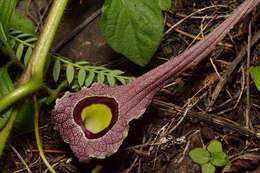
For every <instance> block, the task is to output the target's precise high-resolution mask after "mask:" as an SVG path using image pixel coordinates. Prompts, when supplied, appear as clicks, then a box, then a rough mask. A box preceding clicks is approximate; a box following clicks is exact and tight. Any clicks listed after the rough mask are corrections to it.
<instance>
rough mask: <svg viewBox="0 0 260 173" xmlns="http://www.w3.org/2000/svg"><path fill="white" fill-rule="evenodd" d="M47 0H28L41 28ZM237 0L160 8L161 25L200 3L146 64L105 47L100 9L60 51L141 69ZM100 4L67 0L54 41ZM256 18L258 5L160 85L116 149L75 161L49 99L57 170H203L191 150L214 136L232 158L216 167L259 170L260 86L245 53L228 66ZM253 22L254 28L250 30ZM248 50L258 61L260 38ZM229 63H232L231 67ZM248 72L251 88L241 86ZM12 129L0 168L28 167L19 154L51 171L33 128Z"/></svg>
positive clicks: (186, 42)
mask: <svg viewBox="0 0 260 173" xmlns="http://www.w3.org/2000/svg"><path fill="white" fill-rule="evenodd" d="M49 2H50V1H48V0H40V1H35V2H34V1H32V4H31V8H30V12H31V17H32V18H33V19H34V21H35V22H36V23H35V24H36V25H37V27H38V32H40V30H41V28H42V25H43V23H42V21H44V19H45V17H46V13H45V14H44V10H45V9H48V8H49V5H50V3H49ZM241 2H242V1H241V0H232V1H230V0H219V1H216V0H211V1H208V0H176V1H172V4H173V6H172V9H171V10H170V11H168V12H164V16H165V31H167V30H168V29H169V28H170V27H171V26H172V25H175V24H176V23H178V22H180V21H181V20H182V19H183V18H185V17H186V16H188V15H190V14H191V13H193V12H195V11H198V10H201V12H197V13H195V14H194V15H191V16H190V17H187V19H186V20H184V21H183V22H181V23H180V24H178V25H177V26H176V27H175V28H174V29H173V30H172V31H170V32H169V33H167V34H165V35H164V37H163V39H162V41H161V44H160V46H159V48H158V51H157V52H156V54H155V55H154V57H153V58H152V60H151V62H150V63H149V64H148V65H147V66H145V67H139V66H137V65H135V64H133V63H131V62H129V61H128V60H126V59H125V58H124V57H123V56H122V55H120V54H118V53H116V52H114V51H113V50H112V49H111V48H110V47H109V45H108V44H107V43H106V42H105V39H104V38H103V37H102V34H101V29H100V19H101V16H100V15H99V16H98V17H96V18H95V19H94V20H93V21H92V22H91V23H90V24H88V25H87V26H86V27H85V28H84V29H83V30H82V31H81V32H80V33H79V34H77V35H76V36H75V37H74V38H72V39H71V40H70V41H68V42H67V43H66V44H65V45H64V46H62V47H61V48H60V49H59V50H58V53H60V54H61V55H63V56H65V57H68V58H71V59H73V60H75V61H79V60H87V61H90V62H92V63H94V64H97V65H106V66H107V67H109V68H111V69H121V70H123V71H126V72H127V73H128V74H133V75H135V76H139V75H142V74H143V73H145V72H147V71H148V70H150V69H152V68H154V67H156V66H158V65H160V64H162V63H164V62H165V61H167V60H168V59H169V58H171V57H174V56H176V55H178V54H180V53H181V52H183V51H184V50H185V49H187V48H189V47H190V46H191V45H193V44H194V43H195V42H196V41H197V40H198V38H202V37H203V36H204V35H205V34H207V33H209V32H210V31H211V29H213V28H214V27H215V26H217V25H218V24H219V23H221V22H222V21H223V20H224V19H225V17H227V15H228V14H230V13H231V12H232V11H233V9H235V8H236V7H237V6H238V5H239V4H241ZM102 3H103V1H98V2H97V1H94V0H88V1H84V2H82V3H80V2H79V1H77V0H74V1H71V2H70V3H69V5H68V7H67V8H66V11H65V14H64V17H63V19H62V23H61V25H60V27H59V30H58V32H57V36H56V38H55V42H54V45H53V48H55V46H56V45H57V44H58V43H59V42H60V41H61V40H62V39H63V38H64V37H65V36H66V35H67V34H68V33H70V31H71V30H72V29H73V28H75V27H77V26H78V25H79V24H81V23H82V22H83V20H84V19H86V18H87V17H89V16H90V15H92V14H93V13H94V12H95V11H96V10H98V9H100V8H101V6H102ZM26 5H27V1H25V0H20V1H19V3H18V6H17V9H18V10H20V11H23V12H24V11H25V7H26ZM214 5H215V6H214ZM220 5H221V6H220ZM209 7H211V8H209ZM205 8H207V9H205ZM202 9H203V10H202ZM40 19H41V20H40ZM259 20H260V11H259V6H258V7H257V9H256V10H255V11H254V12H253V13H252V15H250V16H248V17H247V18H245V19H244V20H242V21H241V22H240V23H238V24H237V25H236V26H235V27H234V29H232V30H231V32H230V33H229V34H228V35H227V36H226V37H225V38H224V39H223V40H222V41H221V42H220V43H219V44H218V46H217V47H216V48H215V49H214V51H213V52H212V53H211V54H210V55H209V56H208V57H207V58H206V59H205V60H203V61H202V62H201V63H199V64H198V65H197V66H196V67H194V68H193V69H189V70H188V71H186V72H185V73H183V74H182V75H180V76H179V77H178V78H177V79H176V81H175V82H174V83H172V84H171V85H169V86H167V87H165V88H163V89H162V90H161V91H160V92H159V93H158V94H157V95H156V96H155V98H154V101H153V102H152V103H151V105H150V106H149V107H148V109H147V111H146V112H145V114H144V115H143V116H142V117H141V118H140V119H138V120H133V121H132V122H131V123H130V130H129V134H128V137H127V138H126V139H125V140H124V143H123V145H122V146H121V147H120V149H119V151H118V152H117V153H115V154H113V155H112V156H110V157H108V158H106V159H104V160H95V159H93V160H91V161H90V162H89V163H79V162H78V160H77V158H76V157H75V156H74V155H73V153H72V152H71V150H70V148H69V145H68V144H66V143H64V142H63V140H62V139H61V137H60V135H59V134H58V132H57V131H56V130H55V129H54V125H53V123H52V119H51V110H52V109H53V106H54V105H53V104H52V105H49V106H45V107H43V108H42V111H41V114H40V127H41V128H40V136H41V140H42V144H43V148H44V149H45V154H46V157H47V159H48V161H49V162H50V163H51V165H52V166H53V168H54V169H55V170H56V172H58V173H87V172H93V173H97V172H105V173H109V172H113V173H123V172H124V173H130V172H133V173H135V172H138V173H151V172H155V173H175V172H176V173H197V172H201V166H200V165H199V164H196V163H194V162H193V161H192V160H191V159H190V157H189V155H188V154H189V151H190V150H191V149H193V148H196V147H205V146H207V144H208V143H209V142H210V141H211V140H213V139H217V140H219V141H220V142H221V143H222V145H223V151H224V152H225V153H226V154H227V155H228V156H229V159H230V163H229V165H227V166H226V167H224V168H223V167H219V168H217V172H260V135H259V134H260V93H259V91H257V89H256V87H255V85H254V83H253V82H252V80H251V79H250V78H248V76H247V66H246V64H247V58H246V56H243V58H242V60H241V61H240V62H239V63H238V64H237V65H236V66H234V65H232V61H233V60H235V59H237V57H238V54H239V52H240V51H241V50H243V48H247V43H248V38H252V37H254V36H255V34H256V32H257V31H259V28H260V21H259ZM250 22H251V24H252V25H251V30H252V31H251V33H249V32H248V31H249V26H250V25H249V23H250ZM250 54H251V57H250V58H251V60H250V65H251V66H253V65H259V64H260V43H259V42H257V43H256V44H254V45H253V46H252V47H251V49H250ZM232 67H235V68H234V70H233V71H231V69H232ZM229 72H230V74H229V75H227V73H229ZM223 79H224V80H225V83H224V85H223V87H221V88H220V89H219V90H218V88H217V86H218V85H220V83H221V81H222V80H223ZM248 79H250V83H249V87H247V85H246V81H247V80H248ZM248 90H249V91H250V94H249V95H248V92H247V91H248ZM218 91H219V92H218ZM62 94H63V93H61V95H62ZM214 98H216V99H214ZM248 98H249V100H248ZM248 105H250V107H249V106H248ZM247 116H248V117H249V121H248V123H247V122H246V119H247ZM11 136H12V137H10V140H9V143H8V145H7V147H6V149H5V151H4V154H3V156H2V158H1V159H0V168H1V170H0V172H2V173H11V172H12V173H18V172H27V170H26V168H25V164H24V163H23V162H22V161H21V159H19V157H18V155H20V156H21V157H22V158H23V159H24V161H25V163H26V165H28V167H29V168H30V170H31V172H33V173H40V172H48V171H47V169H46V167H45V165H44V164H43V162H42V160H41V159H40V156H39V153H38V150H37V145H36V140H35V137H34V133H33V132H31V133H27V134H21V133H19V132H17V131H14V132H13V134H12V135H11ZM14 150H16V151H17V153H18V154H17V153H16V152H14Z"/></svg>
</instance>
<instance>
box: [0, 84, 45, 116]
mask: <svg viewBox="0 0 260 173" xmlns="http://www.w3.org/2000/svg"><path fill="white" fill-rule="evenodd" d="M41 86H42V83H41V82H40V81H38V80H36V79H34V80H31V81H29V82H27V83H25V84H24V85H22V86H21V87H18V88H16V89H14V90H12V91H11V92H9V93H8V94H6V95H5V96H3V97H1V99H0V112H2V111H3V110H5V109H6V108H7V107H9V106H10V105H12V104H13V103H15V102H16V101H17V100H20V99H21V98H24V97H25V96H28V95H30V94H32V93H33V92H35V91H37V90H39V89H40V88H41Z"/></svg>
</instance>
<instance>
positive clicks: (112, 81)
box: [107, 75, 116, 86]
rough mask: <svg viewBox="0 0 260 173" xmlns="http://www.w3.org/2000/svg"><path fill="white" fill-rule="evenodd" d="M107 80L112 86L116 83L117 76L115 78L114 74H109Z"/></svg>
mask: <svg viewBox="0 0 260 173" xmlns="http://www.w3.org/2000/svg"><path fill="white" fill-rule="evenodd" d="M107 81H108V84H109V85H110V86H114V85H115V83H116V80H115V78H114V77H113V76H111V75H107Z"/></svg>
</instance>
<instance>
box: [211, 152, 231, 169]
mask: <svg viewBox="0 0 260 173" xmlns="http://www.w3.org/2000/svg"><path fill="white" fill-rule="evenodd" d="M211 155H212V156H211V160H210V162H211V163H212V164H213V165H215V166H219V167H221V166H225V165H226V164H228V162H229V159H228V156H227V155H226V154H225V153H224V152H217V153H212V154H211Z"/></svg>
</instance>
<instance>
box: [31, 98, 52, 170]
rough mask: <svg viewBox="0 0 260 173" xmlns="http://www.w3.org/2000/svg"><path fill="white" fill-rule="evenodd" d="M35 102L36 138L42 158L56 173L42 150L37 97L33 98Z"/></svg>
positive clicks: (49, 168)
mask: <svg viewBox="0 0 260 173" xmlns="http://www.w3.org/2000/svg"><path fill="white" fill-rule="evenodd" d="M33 102H34V110H35V112H34V132H35V138H36V143H37V147H38V149H39V153H40V157H41V158H42V160H43V162H44V164H45V165H46V167H47V168H48V170H49V171H50V172H51V173H55V170H54V169H53V168H52V166H51V165H50V164H49V162H48V160H47V159H46V157H45V155H44V152H43V149H42V144H41V139H40V134H39V123H38V122H39V108H38V103H37V100H36V96H33Z"/></svg>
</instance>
